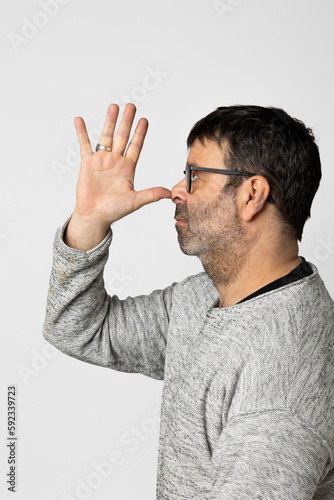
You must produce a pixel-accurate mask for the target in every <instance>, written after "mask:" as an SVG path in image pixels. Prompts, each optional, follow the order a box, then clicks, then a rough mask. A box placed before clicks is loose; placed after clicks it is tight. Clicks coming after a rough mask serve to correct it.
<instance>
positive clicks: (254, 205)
mask: <svg viewBox="0 0 334 500" xmlns="http://www.w3.org/2000/svg"><path fill="white" fill-rule="evenodd" d="M269 193H270V186H269V183H268V181H267V179H265V178H264V177H262V175H254V176H253V177H251V178H250V179H248V180H246V181H245V182H244V183H243V184H242V185H241V186H240V188H239V193H238V194H239V197H238V198H239V199H238V211H239V216H240V217H241V218H242V219H243V220H244V221H246V222H249V221H251V220H252V219H253V217H254V216H255V215H256V214H258V213H259V212H260V211H261V210H263V209H264V208H267V205H268V203H266V200H267V198H268V196H269Z"/></svg>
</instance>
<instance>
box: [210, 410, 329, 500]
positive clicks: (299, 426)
mask: <svg viewBox="0 0 334 500" xmlns="http://www.w3.org/2000/svg"><path fill="white" fill-rule="evenodd" d="M330 455H331V452H330V448H329V446H328V443H327V442H326V441H325V440H324V439H322V437H321V435H320V434H319V433H318V432H316V430H315V429H313V428H311V427H309V426H308V425H307V424H305V423H304V422H302V421H301V420H300V419H299V418H298V417H297V415H293V414H291V413H290V412H288V411H286V410H285V409H281V410H276V409H274V410H263V411H254V412H249V413H247V414H244V415H237V416H236V417H234V418H233V419H232V420H231V421H230V422H229V423H228V424H227V426H226V428H225V429H224V431H223V432H222V434H221V436H220V438H219V441H218V443H217V445H216V448H215V450H214V453H213V464H214V467H215V470H216V480H215V483H214V486H213V489H212V494H211V499H212V500H218V499H219V500H220V499H225V498H226V499H228V500H253V499H255V498H259V499H263V500H269V499H275V500H287V499H294V500H311V499H313V497H314V493H315V491H316V488H317V485H318V484H319V482H320V481H321V480H322V479H323V478H324V477H325V475H326V473H327V472H328V470H329V469H330Z"/></svg>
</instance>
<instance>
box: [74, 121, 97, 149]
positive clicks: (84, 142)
mask: <svg viewBox="0 0 334 500" xmlns="http://www.w3.org/2000/svg"><path fill="white" fill-rule="evenodd" d="M74 126H75V130H76V132H77V136H78V139H79V145H80V155H81V158H84V157H85V156H89V155H91V154H93V151H92V146H91V143H90V140H89V137H88V134H87V129H86V125H85V122H84V120H83V119H82V118H81V117H80V116H77V117H76V118H74Z"/></svg>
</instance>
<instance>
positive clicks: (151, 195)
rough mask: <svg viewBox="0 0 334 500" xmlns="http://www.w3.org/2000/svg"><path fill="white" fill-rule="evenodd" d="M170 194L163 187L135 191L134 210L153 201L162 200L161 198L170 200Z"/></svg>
mask: <svg viewBox="0 0 334 500" xmlns="http://www.w3.org/2000/svg"><path fill="white" fill-rule="evenodd" d="M171 197H172V192H171V191H170V190H169V189H166V188H164V187H154V188H149V189H143V190H142V191H137V193H136V202H135V210H137V209H138V208H141V207H143V206H144V205H147V204H148V203H153V202H155V201H159V200H162V199H163V198H171Z"/></svg>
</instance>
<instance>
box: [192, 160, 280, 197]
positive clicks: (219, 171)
mask: <svg viewBox="0 0 334 500" xmlns="http://www.w3.org/2000/svg"><path fill="white" fill-rule="evenodd" d="M192 170H195V171H196V170H198V171H199V172H216V173H217V174H224V175H245V176H248V177H253V176H254V175H257V174H251V173H250V172H235V171H234V170H221V169H218V168H204V167H193V166H191V165H189V164H188V163H187V164H186V169H185V171H184V172H183V173H184V174H185V176H186V182H187V193H190V191H191V174H190V172H191V171H192ZM267 201H268V203H271V204H272V205H276V202H275V200H274V198H273V197H272V196H271V194H270V193H269V195H268V198H267Z"/></svg>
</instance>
